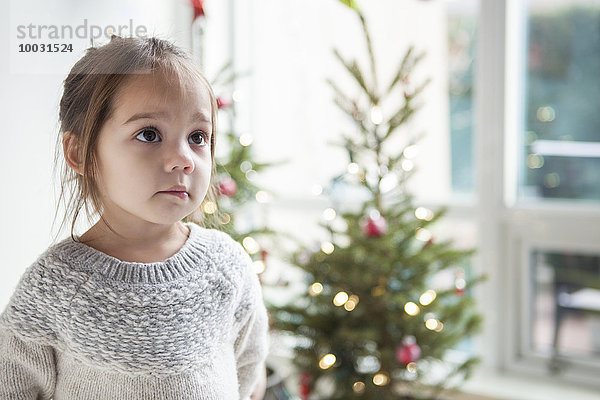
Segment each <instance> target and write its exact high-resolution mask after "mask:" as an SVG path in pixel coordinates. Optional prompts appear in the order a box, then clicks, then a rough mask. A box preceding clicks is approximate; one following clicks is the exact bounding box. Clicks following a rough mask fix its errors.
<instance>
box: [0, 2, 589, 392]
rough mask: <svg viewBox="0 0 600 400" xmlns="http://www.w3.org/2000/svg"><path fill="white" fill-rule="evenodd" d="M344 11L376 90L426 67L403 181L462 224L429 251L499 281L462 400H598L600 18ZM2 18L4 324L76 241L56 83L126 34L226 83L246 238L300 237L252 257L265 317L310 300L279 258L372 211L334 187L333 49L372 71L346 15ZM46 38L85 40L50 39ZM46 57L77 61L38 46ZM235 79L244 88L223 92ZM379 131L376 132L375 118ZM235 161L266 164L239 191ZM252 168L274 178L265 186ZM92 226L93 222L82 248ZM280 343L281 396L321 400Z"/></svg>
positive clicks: (337, 162)
mask: <svg viewBox="0 0 600 400" xmlns="http://www.w3.org/2000/svg"><path fill="white" fill-rule="evenodd" d="M346 3H347V4H356V5H358V6H359V7H360V9H361V12H362V15H364V17H365V19H366V20H367V21H368V22H369V28H370V32H371V40H372V45H373V52H374V55H375V56H376V58H377V60H378V63H377V70H376V71H375V73H376V75H377V76H378V77H380V80H382V81H388V80H390V79H391V78H392V77H393V75H394V73H395V70H396V68H397V66H398V63H399V61H400V60H401V59H402V57H403V55H404V54H405V52H406V50H407V49H408V48H409V46H414V47H415V48H416V49H418V50H419V52H424V54H425V57H424V58H423V60H422V61H421V62H420V64H419V65H418V67H415V68H414V70H413V71H412V73H411V81H414V82H417V81H421V80H424V79H430V83H429V85H428V86H427V87H426V88H425V89H424V90H423V92H422V93H421V96H420V108H419V110H418V112H416V113H415V115H414V117H413V118H411V119H410V121H407V122H406V124H405V125H404V126H403V128H404V129H406V130H409V131H411V132H414V133H416V134H421V133H423V135H424V136H423V138H422V139H421V140H420V141H419V142H418V144H417V145H416V147H413V148H412V150H413V154H412V155H411V156H410V157H408V158H409V159H410V162H411V164H410V165H408V164H404V166H403V168H404V167H406V168H405V171H409V170H413V169H414V174H413V176H412V177H411V180H410V181H409V182H407V183H406V187H407V190H408V191H409V192H410V193H412V194H413V195H414V203H415V205H416V206H421V207H424V208H426V209H436V208H439V207H441V206H447V207H448V210H447V213H446V214H445V216H444V217H443V219H441V220H439V221H438V222H437V223H436V225H435V229H434V234H435V236H436V237H439V238H445V239H446V238H447V239H451V240H453V243H454V245H455V247H456V248H458V249H471V248H475V249H477V251H476V252H475V253H474V254H473V255H472V256H470V257H469V259H468V260H467V261H466V262H465V263H464V265H463V268H464V270H465V271H467V274H470V273H471V274H486V275H487V280H485V281H484V282H483V283H480V284H479V285H477V286H476V287H474V288H473V289H472V290H470V291H469V293H468V295H469V296H470V297H471V298H473V299H474V302H475V304H476V306H477V309H478V310H479V312H480V314H481V315H482V317H483V327H482V330H481V332H480V333H479V334H477V335H473V336H472V337H471V338H469V340H468V341H465V342H462V343H461V345H460V346H459V348H458V349H457V351H459V352H466V353H473V354H478V355H479V356H480V357H481V361H482V362H481V363H480V364H478V365H477V366H476V368H475V370H474V375H473V377H472V378H471V379H469V380H467V381H466V383H465V384H464V385H463V386H462V388H461V390H462V391H463V392H464V394H463V396H464V397H463V398H482V399H484V398H494V399H521V400H529V399H563V398H567V397H568V396H570V397H571V398H574V399H575V398H576V399H592V398H594V399H597V398H599V397H600V383H599V380H598V376H599V375H600V74H599V73H598V71H600V1H598V0H552V1H549V0H544V1H542V0H522V1H518V0H428V1H420V0H370V1H356V3H355V2H346ZM1 4H2V6H1V7H2V8H1V9H0V15H1V17H0V18H2V28H3V30H2V34H1V35H0V52H1V54H2V58H1V62H0V84H1V88H2V90H1V91H0V110H2V111H1V112H2V119H3V130H2V133H1V137H2V145H1V146H0V182H1V185H2V192H1V193H2V196H0V251H1V253H2V254H3V256H4V257H3V261H2V264H1V265H0V270H1V275H2V278H1V279H0V307H2V308H3V307H4V306H5V305H6V303H7V302H8V299H9V297H10V295H11V293H12V291H13V289H14V287H15V285H16V284H17V282H18V279H19V277H20V275H21V274H22V273H23V271H24V270H25V268H26V267H27V266H29V265H30V264H31V263H32V262H33V261H34V260H35V259H36V258H37V256H38V255H39V254H40V253H41V252H42V251H43V250H44V249H45V248H46V247H47V246H48V245H49V244H51V243H52V240H53V236H52V235H53V234H58V236H59V237H61V238H62V237H66V236H67V235H68V232H67V231H62V232H58V233H57V232H56V231H53V230H52V222H53V217H54V211H55V209H56V203H55V199H56V194H55V190H56V187H57V182H56V179H55V178H54V176H53V173H52V166H53V159H54V150H55V148H54V146H55V142H56V137H57V134H58V121H57V115H58V103H59V100H60V96H61V93H62V87H61V86H62V81H63V79H64V78H65V76H66V75H67V73H68V71H69V69H70V67H71V66H72V65H73V63H74V62H75V61H76V60H77V59H79V58H80V57H81V56H82V55H83V54H84V52H85V49H86V48H88V47H89V46H90V45H92V44H93V45H98V44H102V43H106V41H107V40H108V38H109V36H110V34H111V33H118V32H117V30H118V29H119V26H122V27H123V28H122V31H121V34H122V36H129V35H137V34H138V33H143V34H145V35H150V36H158V37H160V38H163V39H168V40H171V41H174V42H175V43H176V44H177V45H179V46H181V47H183V48H185V49H187V50H188V51H189V52H190V53H191V54H192V55H193V58H194V60H195V62H197V63H198V65H200V66H201V68H202V69H203V71H204V72H205V74H206V76H207V77H208V78H209V80H215V79H216V82H215V91H216V94H217V96H219V98H220V100H221V103H220V104H221V108H222V113H221V114H220V120H219V129H220V131H221V132H229V133H232V132H233V133H234V134H232V135H231V136H230V138H233V139H232V140H229V141H228V140H226V139H225V138H226V136H225V135H223V136H222V138H221V139H219V141H218V148H217V156H218V158H219V159H221V160H226V161H227V162H228V163H229V164H228V168H229V169H230V170H229V172H228V173H224V174H225V175H227V176H226V178H235V179H233V180H234V181H236V186H237V187H238V188H240V189H242V188H243V187H244V185H246V184H249V185H251V186H252V187H253V188H254V189H255V190H254V189H253V190H254V192H252V193H253V194H254V195H255V196H254V197H247V198H245V200H244V201H243V202H242V203H241V204H240V207H239V208H238V209H237V211H236V213H235V218H236V224H237V225H236V227H235V229H236V230H238V231H240V232H249V231H251V230H259V229H263V228H266V229H268V230H271V231H273V232H277V233H276V234H275V235H279V236H276V237H282V238H283V237H286V238H287V237H294V238H297V239H299V240H297V241H295V242H294V241H292V242H291V243H292V244H289V243H288V244H286V245H285V246H284V245H281V246H279V244H280V243H279V242H280V241H279V240H274V239H273V237H272V236H271V238H270V239H265V241H264V242H263V243H262V245H263V251H262V252H260V251H258V250H257V251H249V252H251V253H258V254H261V257H262V261H263V264H264V265H263V268H262V269H261V270H260V271H258V272H260V273H261V274H262V281H263V283H264V285H265V288H264V293H265V298H266V299H267V300H268V301H270V302H273V303H284V302H286V301H292V299H293V294H294V293H296V292H302V291H303V290H305V287H306V282H305V281H306V279H305V277H304V275H303V273H302V272H301V271H298V270H297V269H293V268H291V266H290V264H291V263H290V261H289V257H286V256H285V255H284V254H289V253H290V252H294V251H295V250H296V249H297V246H299V244H298V242H300V243H301V245H303V246H308V247H310V246H313V245H314V244H315V243H317V244H319V243H321V246H322V243H323V242H324V241H326V240H327V237H328V236H327V231H326V230H324V229H323V228H322V226H320V225H319V224H320V223H322V222H323V218H325V219H328V218H329V217H328V214H327V213H325V214H324V210H329V209H338V208H339V206H340V204H342V203H344V204H346V203H348V204H352V203H353V202H355V203H360V202H362V201H364V199H363V197H361V196H363V195H364V193H362V192H360V191H355V190H352V189H351V188H348V187H345V186H339V185H338V186H335V185H332V181H333V182H336V180H335V179H336V177H338V176H339V174H340V170H346V168H347V167H348V171H350V173H351V172H352V171H351V169H352V168H354V167H353V166H351V164H353V163H354V160H349V159H348V155H347V152H346V151H345V150H344V148H343V147H342V148H340V147H339V146H335V144H336V143H339V142H340V141H341V139H342V135H343V134H345V133H347V132H353V131H354V130H355V128H354V127H353V125H352V121H350V120H349V118H348V116H346V115H344V114H343V113H342V112H341V111H340V109H339V107H336V104H335V102H334V97H335V93H334V92H333V91H332V88H331V86H330V85H328V84H327V79H331V78H335V79H336V82H337V85H338V86H339V87H340V88H342V89H344V91H345V92H346V93H350V94H353V93H357V89H356V86H355V85H353V84H354V82H353V80H352V77H351V76H350V75H348V74H347V73H346V71H345V69H344V68H343V67H342V66H341V65H340V62H339V60H338V59H337V58H336V57H335V55H334V53H333V49H334V48H335V49H337V50H338V51H339V53H340V54H341V55H342V56H343V57H347V58H348V59H352V58H356V59H357V60H358V62H359V64H361V65H363V66H365V68H366V65H367V64H368V63H367V61H366V60H367V57H368V56H367V53H366V50H365V41H364V38H363V36H362V32H361V26H360V24H359V23H358V19H357V15H356V13H355V12H353V10H352V9H350V8H349V7H347V4H346V5H344V4H342V2H340V1H338V0H302V1H301V0H244V1H242V0H219V1H217V0H206V1H195V2H194V1H188V0H170V1H158V0H146V1H143V2H142V1H139V0H120V1H113V0H109V1H104V2H96V1H88V0H83V1H66V0H63V1H58V2H52V4H50V3H49V2H41V1H38V2H18V1H8V0H3V1H2V3H1ZM42 26H47V28H41V27H42ZM51 26H54V27H56V28H57V29H58V30H61V28H62V27H65V26H70V27H72V28H73V29H74V30H75V32H76V33H75V34H74V35H72V36H68V35H67V36H65V35H66V34H65V32H62V35H63V36H61V37H58V38H51V37H49V36H48V35H49V32H50V30H51V29H52V28H51ZM77 28H79V30H77ZM96 28H97V29H96ZM63 31H64V30H63ZM78 34H79V35H78ZM42 43H52V44H55V43H56V44H59V45H60V46H61V48H62V47H64V46H66V48H65V49H66V50H65V51H61V52H54V53H52V52H51V53H48V52H41V51H38V50H36V49H35V48H34V47H33V45H34V44H37V45H38V46H39V45H40V44H42ZM69 46H70V47H69ZM224 67H226V68H225V71H226V72H225V75H227V74H228V73H233V74H235V79H221V80H218V79H217V78H218V77H219V76H221V77H222V76H223V70H224ZM220 72H221V73H220ZM408 84H410V82H409V83H408ZM370 118H371V119H372V120H373V119H375V120H376V119H377V118H378V114H377V113H376V112H373V110H372V109H371V114H370ZM373 123H374V124H375V125H378V124H377V122H376V121H373ZM236 140H238V142H239V143H237V142H236ZM240 145H241V146H242V147H244V148H251V150H252V155H251V157H252V159H250V158H249V157H250V155H247V154H246V155H245V156H244V157H246V158H245V161H246V162H247V164H244V165H242V164H243V163H239V164H240V165H238V166H237V167H239V168H240V171H242V172H243V174H242V175H241V176H242V177H241V178H240V177H238V175H240V174H239V173H237V174H234V173H233V169H234V168H235V165H234V164H235V160H233V161H232V159H231V155H232V154H234V153H235V152H236V151H237V150H236V148H239V146H240ZM405 145H406V143H400V142H398V143H395V142H392V143H391V144H389V146H388V148H387V150H388V151H389V152H390V153H391V154H393V153H394V151H396V152H399V153H401V152H402V151H405V150H406V147H405ZM404 154H406V152H405V153H404ZM232 163H233V164H232ZM253 163H255V165H260V164H271V165H270V166H268V167H266V168H264V169H262V170H259V168H253ZM357 168H358V167H357ZM407 168H408V169H407ZM223 171H225V172H227V170H223ZM249 171H250V173H248V172H249ZM220 179H221V183H223V182H224V179H225V178H223V176H221V177H220ZM240 179H245V180H247V181H248V182H241V181H240ZM258 193H260V194H258ZM222 194H223V195H224V197H232V198H231V199H228V198H225V199H223V200H224V201H223V204H224V205H223V207H225V208H226V207H227V206H228V204H229V206H231V204H232V203H234V201H235V200H234V199H233V197H234V196H233V195H234V194H235V190H234V191H233V192H230V194H227V193H226V190H222ZM330 214H331V212H329V215H330ZM232 216H233V215H232ZM334 216H335V214H334ZM227 222H228V221H227ZM86 226H88V224H87V223H86V222H85V221H81V225H80V226H79V227H78V228H79V233H83V231H84V230H85V229H86ZM239 237H240V239H243V238H244V237H248V236H247V235H240V236H239ZM294 246H296V248H295V247H294ZM245 247H246V248H247V249H249V247H248V246H246V244H245ZM250 247H252V246H250ZM321 248H322V249H323V247H321ZM250 250H251V249H250ZM318 251H319V250H318V247H317V250H316V252H318ZM323 252H325V253H327V251H326V250H323ZM267 255H268V258H267ZM267 259H268V262H267V261H266V260H267ZM309 283H310V282H309ZM269 297H270V298H269ZM272 343H273V345H272V349H271V352H272V354H271V355H270V362H269V365H270V367H271V368H272V369H273V370H274V371H275V375H276V376H277V377H278V378H279V380H281V382H282V383H281V385H285V392H287V393H288V394H289V396H300V397H302V398H309V396H312V397H310V398H315V399H316V398H321V397H318V396H319V394H318V393H317V391H316V389H315V390H311V393H306V391H307V389H306V387H305V386H306V385H303V384H302V382H301V375H302V374H301V371H298V370H297V369H295V368H294V367H293V366H292V362H291V359H292V358H293V352H292V349H291V347H293V343H292V344H291V345H290V344H289V343H290V342H289V341H286V340H285V338H283V339H282V338H281V337H280V336H278V334H277V333H276V332H274V334H273V342H272ZM279 380H277V382H279ZM274 382H275V381H273V380H271V381H270V383H271V384H272V385H274ZM282 387H283V386H282ZM281 390H282V391H283V389H281ZM357 393H358V392H357ZM358 394H360V393H358ZM271 395H272V396H275V395H274V394H273V392H271ZM281 396H282V395H281ZM467 396H471V397H467ZM272 398H283V397H272ZM288 398H289V397H288ZM294 398H295V397H294ZM323 398H325V397H323Z"/></svg>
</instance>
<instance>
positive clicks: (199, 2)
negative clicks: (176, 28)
mask: <svg viewBox="0 0 600 400" xmlns="http://www.w3.org/2000/svg"><path fill="white" fill-rule="evenodd" d="M190 3H191V4H192V7H194V19H193V21H195V20H196V18H198V17H204V16H205V15H204V0H190Z"/></svg>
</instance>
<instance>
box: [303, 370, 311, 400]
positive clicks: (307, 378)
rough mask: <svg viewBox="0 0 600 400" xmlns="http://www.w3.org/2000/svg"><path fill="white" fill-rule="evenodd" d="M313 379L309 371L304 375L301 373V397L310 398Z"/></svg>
mask: <svg viewBox="0 0 600 400" xmlns="http://www.w3.org/2000/svg"><path fill="white" fill-rule="evenodd" d="M312 381H313V377H312V375H311V374H309V373H308V372H304V373H303V374H302V375H300V398H301V399H302V400H308V396H309V395H310V387H311V386H312Z"/></svg>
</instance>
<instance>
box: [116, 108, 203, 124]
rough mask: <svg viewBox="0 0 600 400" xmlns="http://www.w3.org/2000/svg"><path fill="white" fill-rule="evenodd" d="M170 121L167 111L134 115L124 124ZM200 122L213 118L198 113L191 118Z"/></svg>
mask: <svg viewBox="0 0 600 400" xmlns="http://www.w3.org/2000/svg"><path fill="white" fill-rule="evenodd" d="M161 118H163V119H170V116H169V113H168V112H166V111H155V112H141V113H136V114H133V115H132V116H131V117H130V118H129V119H128V120H127V121H125V122H124V123H123V125H127V124H129V123H132V122H134V121H137V120H138V119H161ZM195 120H200V121H203V122H209V123H210V122H211V118H210V117H208V116H206V114H205V113H203V112H200V111H196V112H195V113H194V114H192V115H191V116H190V121H195Z"/></svg>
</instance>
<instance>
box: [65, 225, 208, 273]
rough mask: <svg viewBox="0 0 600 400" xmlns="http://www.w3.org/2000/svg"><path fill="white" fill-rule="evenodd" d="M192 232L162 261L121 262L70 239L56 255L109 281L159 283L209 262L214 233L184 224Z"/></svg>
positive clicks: (79, 268)
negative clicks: (177, 248) (177, 249)
mask: <svg viewBox="0 0 600 400" xmlns="http://www.w3.org/2000/svg"><path fill="white" fill-rule="evenodd" d="M185 225H186V226H188V227H189V228H190V234H189V236H188V238H187V240H186V241H185V243H184V244H183V246H182V247H181V248H180V249H179V251H178V252H177V253H175V254H174V255H172V256H171V257H169V258H168V259H166V260H165V261H162V262H153V263H137V262H129V261H121V260H119V259H117V258H115V257H112V256H110V255H108V254H106V253H103V252H101V251H99V250H96V249H94V248H93V247H90V246H88V245H86V244H84V243H81V242H76V241H74V240H73V239H72V238H70V237H69V238H67V239H65V240H63V241H62V242H60V243H58V244H57V245H56V248H55V250H54V251H56V252H57V255H58V256H59V257H60V258H61V259H62V260H63V261H65V262H66V263H67V264H69V265H71V266H72V267H73V268H75V269H78V270H88V271H94V272H96V273H99V274H100V275H102V276H103V277H105V278H106V279H107V280H111V281H121V282H124V283H133V284H156V283H164V282H169V281H172V280H175V279H178V278H181V277H183V276H185V275H187V274H189V273H190V272H191V271H193V270H195V269H197V268H199V267H201V266H202V265H206V262H207V261H208V254H209V251H207V250H208V249H209V248H210V247H213V246H214V244H215V243H214V242H215V240H216V237H215V235H213V234H212V233H211V231H210V230H208V229H204V228H202V227H200V226H198V225H197V224H195V223H185Z"/></svg>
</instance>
